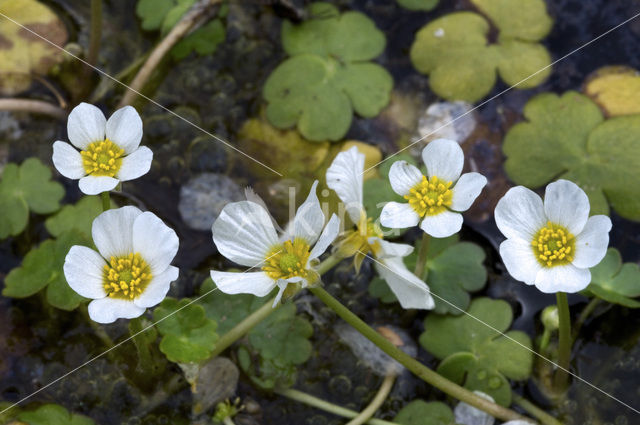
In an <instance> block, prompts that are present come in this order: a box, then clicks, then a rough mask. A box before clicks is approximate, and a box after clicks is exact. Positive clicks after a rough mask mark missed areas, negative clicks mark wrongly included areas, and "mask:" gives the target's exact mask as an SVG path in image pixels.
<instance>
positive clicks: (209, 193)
mask: <svg viewBox="0 0 640 425" xmlns="http://www.w3.org/2000/svg"><path fill="white" fill-rule="evenodd" d="M242 199H243V191H242V188H241V187H240V186H239V185H238V184H237V183H236V182H235V181H233V180H232V179H231V178H230V177H228V176H225V175H224V174H217V173H202V174H200V175H199V176H196V177H194V178H192V179H191V180H189V181H188V182H187V183H186V184H185V185H184V186H182V187H181V188H180V202H179V204H178V210H179V211H180V216H181V217H182V219H183V220H184V222H185V223H187V225H188V226H189V227H191V228H192V229H195V230H203V231H207V230H211V225H213V222H214V220H215V219H216V218H217V217H218V215H219V214H220V211H222V208H224V206H225V205H227V204H228V203H229V202H236V201H241V200H242Z"/></svg>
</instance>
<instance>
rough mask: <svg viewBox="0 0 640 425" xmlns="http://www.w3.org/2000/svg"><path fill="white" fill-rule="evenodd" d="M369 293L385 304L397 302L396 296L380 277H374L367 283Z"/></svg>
mask: <svg viewBox="0 0 640 425" xmlns="http://www.w3.org/2000/svg"><path fill="white" fill-rule="evenodd" d="M368 291H369V295H371V296H372V297H375V298H379V299H380V301H382V302H383V303H385V304H389V303H393V302H397V301H398V298H396V296H395V294H394V293H393V291H392V290H391V288H389V285H387V282H385V281H384V279H382V278H380V277H377V276H376V277H374V278H373V279H372V280H371V283H369V290H368Z"/></svg>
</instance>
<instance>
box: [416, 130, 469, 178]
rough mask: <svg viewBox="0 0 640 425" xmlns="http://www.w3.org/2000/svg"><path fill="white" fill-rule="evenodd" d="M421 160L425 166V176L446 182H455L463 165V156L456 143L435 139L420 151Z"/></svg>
mask: <svg viewBox="0 0 640 425" xmlns="http://www.w3.org/2000/svg"><path fill="white" fill-rule="evenodd" d="M422 160H423V161H424V165H426V166H427V176H428V177H429V179H431V178H432V177H433V176H436V177H438V179H440V180H444V181H447V182H455V181H456V180H458V178H459V177H460V173H461V172H462V166H463V165H464V154H463V153H462V148H460V145H459V144H458V143H457V142H454V141H453V140H447V139H436V140H434V141H433V142H430V143H429V144H428V145H427V146H425V148H424V149H423V150H422Z"/></svg>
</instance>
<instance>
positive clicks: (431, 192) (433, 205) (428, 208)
mask: <svg viewBox="0 0 640 425" xmlns="http://www.w3.org/2000/svg"><path fill="white" fill-rule="evenodd" d="M452 184H453V182H445V181H443V180H440V179H439V178H438V177H437V176H433V177H431V180H428V179H427V177H426V176H422V180H421V181H420V183H418V184H416V185H415V186H414V187H412V188H411V189H409V193H408V194H407V195H405V196H404V199H406V200H407V201H409V205H411V207H412V208H413V210H414V211H415V212H417V213H418V215H420V217H424V216H425V215H437V214H440V213H441V212H443V211H445V210H446V209H447V207H449V206H451V202H452V199H453V192H452V191H451V189H450V187H451V185H452Z"/></svg>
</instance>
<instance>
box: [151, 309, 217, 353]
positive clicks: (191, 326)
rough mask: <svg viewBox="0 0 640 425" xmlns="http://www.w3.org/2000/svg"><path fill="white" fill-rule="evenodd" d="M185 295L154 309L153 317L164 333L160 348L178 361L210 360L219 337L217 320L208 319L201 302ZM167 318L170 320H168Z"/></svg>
mask: <svg viewBox="0 0 640 425" xmlns="http://www.w3.org/2000/svg"><path fill="white" fill-rule="evenodd" d="M190 302H191V300H189V299H188V298H183V299H181V300H180V301H178V300H176V299H175V298H165V299H164V301H162V303H161V304H160V305H159V306H158V307H157V308H156V309H155V310H154V311H153V320H154V321H155V322H158V321H160V322H159V323H158V324H157V325H156V327H157V329H158V332H160V334H161V335H162V340H161V341H160V351H162V352H163V353H164V354H165V355H166V356H167V358H168V359H169V360H171V361H172V362H176V363H196V362H202V361H204V360H207V359H208V358H209V356H210V355H211V352H212V351H213V349H214V348H215V343H216V341H217V340H218V334H217V333H216V328H217V325H216V322H215V321H213V320H211V319H209V318H207V316H206V315H205V310H204V308H203V307H202V306H201V305H199V304H195V303H194V304H189V303H190ZM165 317H166V319H165Z"/></svg>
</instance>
